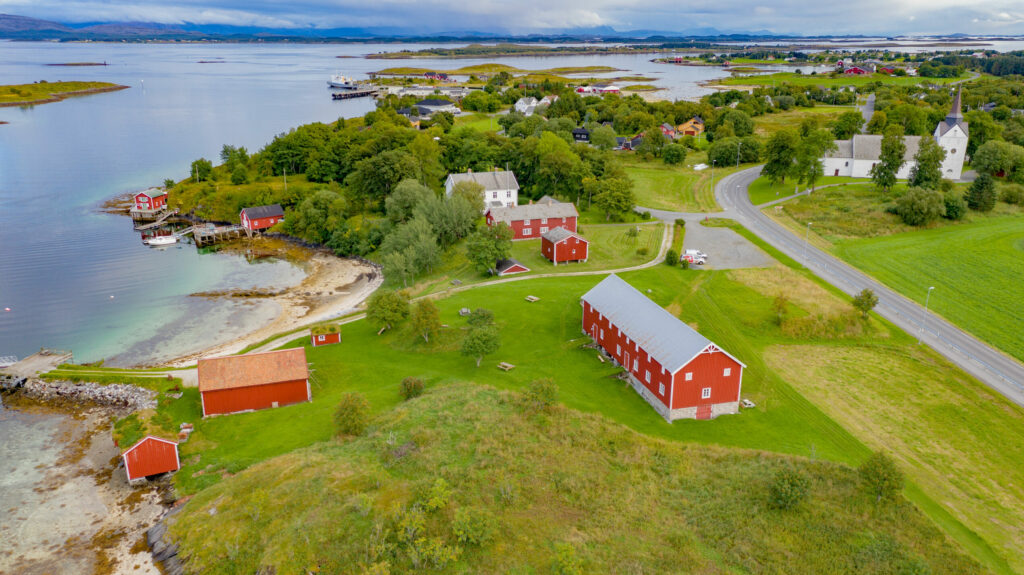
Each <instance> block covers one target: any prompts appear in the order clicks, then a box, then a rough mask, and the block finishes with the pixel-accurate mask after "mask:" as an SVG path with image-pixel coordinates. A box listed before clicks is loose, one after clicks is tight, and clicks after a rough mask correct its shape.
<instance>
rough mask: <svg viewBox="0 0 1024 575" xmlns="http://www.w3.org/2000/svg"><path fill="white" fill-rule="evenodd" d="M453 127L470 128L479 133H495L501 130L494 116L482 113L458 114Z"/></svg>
mask: <svg viewBox="0 0 1024 575" xmlns="http://www.w3.org/2000/svg"><path fill="white" fill-rule="evenodd" d="M455 125H456V126H457V127H460V128H461V127H467V128H472V129H474V130H477V131H479V132H497V131H498V130H501V129H502V127H501V125H499V124H498V118H497V117H496V116H494V115H492V114H484V113H471V114H460V115H459V116H457V117H456V118H455Z"/></svg>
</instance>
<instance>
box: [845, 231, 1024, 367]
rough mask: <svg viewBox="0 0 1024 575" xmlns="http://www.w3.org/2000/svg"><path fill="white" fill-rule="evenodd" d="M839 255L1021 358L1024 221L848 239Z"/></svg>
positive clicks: (1023, 341)
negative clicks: (929, 293)
mask: <svg viewBox="0 0 1024 575" xmlns="http://www.w3.org/2000/svg"><path fill="white" fill-rule="evenodd" d="M835 251H836V253H837V254H838V255H839V256H840V257H842V258H843V259H845V260H846V261H848V262H850V263H852V264H853V265H855V266H857V267H859V268H861V269H862V270H864V271H866V272H868V273H870V274H871V275H873V276H874V277H876V278H877V279H879V280H880V281H882V282H884V283H885V284H886V285H888V286H890V287H892V288H894V289H896V290H897V291H899V292H900V293H902V294H903V295H905V296H907V297H909V298H910V299H913V300H915V301H918V302H920V303H922V304H923V303H924V299H925V294H926V291H927V288H928V287H929V286H935V291H934V292H933V293H932V297H931V299H930V301H929V302H928V303H929V309H931V310H934V311H935V313H938V314H939V315H942V316H943V317H945V318H947V319H949V320H950V321H952V322H953V323H955V324H957V325H959V326H961V327H963V328H964V329H966V330H967V331H970V332H971V333H973V334H975V335H977V336H978V337H980V338H981V339H983V340H985V341H987V342H989V343H991V344H993V345H995V346H997V347H999V348H1000V349H1002V350H1004V351H1006V352H1007V353H1009V354H1010V355H1013V356H1014V357H1016V358H1018V359H1020V360H1024V337H1022V334H1024V281H1022V274H1024V217H1021V216H1019V215H1018V216H1003V217H994V218H984V219H978V220H977V221H973V222H970V223H965V224H959V225H951V226H945V227H941V228H936V229H928V230H917V231H911V232H906V233H902V234H898V235H891V236H886V237H878V238H869V239H860V240H849V241H844V242H842V243H840V244H838V245H837V246H836V248H835Z"/></svg>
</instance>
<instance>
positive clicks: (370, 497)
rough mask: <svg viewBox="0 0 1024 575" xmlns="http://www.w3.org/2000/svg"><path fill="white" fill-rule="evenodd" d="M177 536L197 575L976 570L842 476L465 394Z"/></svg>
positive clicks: (179, 522) (462, 390)
mask: <svg viewBox="0 0 1024 575" xmlns="http://www.w3.org/2000/svg"><path fill="white" fill-rule="evenodd" d="M787 467H788V468H793V469H796V470H798V471H799V472H800V473H802V474H804V475H805V476H806V477H808V478H809V479H810V497H809V498H808V499H807V500H806V501H804V502H803V503H800V504H799V505H798V506H797V507H795V508H793V509H790V510H787V511H782V510H778V509H775V508H773V507H771V506H770V505H769V501H768V489H769V485H770V484H771V482H772V481H773V479H772V478H773V474H774V473H775V472H776V471H778V470H780V469H783V468H787ZM171 533H172V535H173V536H174V537H175V538H176V540H178V541H179V543H180V544H181V550H182V554H183V556H184V557H186V558H187V565H188V568H189V570H190V571H191V572H203V573H240V572H248V573H253V572H262V573H273V572H275V570H276V572H277V573H298V572H310V573H353V574H358V573H395V574H397V573H409V572H421V571H436V572H444V573H484V574H486V573H522V574H526V573H562V574H570V573H693V572H701V573H727V572H747V573H779V572H785V573H824V572H860V573H934V574H941V573H967V572H972V573H976V572H980V571H981V570H982V567H981V566H980V565H978V564H976V563H974V562H973V561H972V560H970V559H969V558H967V557H966V556H965V555H963V554H962V553H961V552H960V551H958V550H957V549H956V547H954V546H951V545H949V544H948V542H947V540H946V537H945V536H944V535H943V534H942V533H941V532H940V531H939V530H938V529H937V528H936V527H935V526H934V525H933V524H932V523H930V522H929V521H928V520H927V519H926V518H925V517H924V516H923V515H922V514H921V513H920V512H919V511H918V510H917V509H916V508H915V507H914V506H913V505H911V504H910V503H908V502H906V501H905V500H902V499H901V500H900V501H897V502H894V503H883V504H881V505H878V504H876V503H875V501H874V499H873V497H871V496H870V495H867V494H866V493H864V492H863V491H862V490H861V489H860V488H859V485H858V479H857V475H856V472H854V471H853V470H851V469H850V468H848V467H846V466H844V465H841V464H836V463H830V462H824V461H812V460H807V459H802V458H792V457H786V456H779V455H771V454H765V453H758V452H753V451H747V450H738V449H724V448H716V447H698V446H687V445H682V444H679V443H675V442H669V441H664V440H657V439H651V438H648V437H645V436H643V435H640V434H638V433H636V432H634V431H632V430H629V429H628V428H626V427H624V426H621V425H618V424H614V423H611V422H609V421H608V420H607V419H605V418H603V417H601V416H596V415H586V414H582V413H579V412H576V411H573V410H570V409H566V408H562V407H556V408H554V409H553V410H552V411H551V412H549V413H548V412H544V411H532V410H525V409H524V408H523V407H521V403H520V400H519V398H518V394H514V393H510V392H499V391H497V390H495V389H493V388H488V387H482V386H478V385H472V384H452V385H446V386H441V387H435V388H433V389H430V390H428V392H427V393H426V394H425V395H424V396H423V397H420V398H418V399H415V400H412V401H410V402H408V403H404V404H402V405H400V406H398V407H396V408H394V409H393V410H391V411H387V412H384V413H382V414H380V416H378V418H377V419H376V421H375V423H374V425H373V426H372V427H371V429H370V432H369V433H368V435H367V436H365V437H360V438H357V439H355V440H351V441H348V442H340V441H325V442H322V443H318V444H316V445H313V446H311V447H309V448H307V449H304V450H300V451H297V452H294V453H291V454H288V455H283V456H281V457H278V458H275V459H272V460H270V461H267V462H265V463H263V464H260V465H258V466H255V467H253V468H251V469H249V470H246V471H245V472H243V473H240V474H239V475H236V476H234V477H232V478H230V479H228V480H226V481H224V482H222V483H220V484H218V485H216V486H214V487H212V488H210V489H207V490H205V491H203V492H201V493H199V494H198V495H196V497H195V498H194V499H193V500H192V501H190V502H189V503H188V506H187V507H186V509H185V511H184V512H183V513H181V514H179V515H178V516H177V517H176V518H175V520H174V522H173V524H172V526H171ZM214 533H215V534H216V536H215V537H211V534H214ZM460 535H461V538H462V541H460ZM474 540H480V541H479V542H474Z"/></svg>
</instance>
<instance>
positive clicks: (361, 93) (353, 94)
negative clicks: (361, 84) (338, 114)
mask: <svg viewBox="0 0 1024 575" xmlns="http://www.w3.org/2000/svg"><path fill="white" fill-rule="evenodd" d="M376 94H377V90H376V89H368V90H349V91H347V92H334V93H332V94H331V99H332V100H348V99H349V98H365V97H366V96H374V95H376Z"/></svg>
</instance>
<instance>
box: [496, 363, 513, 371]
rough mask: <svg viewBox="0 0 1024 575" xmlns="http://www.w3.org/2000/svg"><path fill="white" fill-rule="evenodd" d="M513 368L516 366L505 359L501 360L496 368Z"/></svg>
mask: <svg viewBox="0 0 1024 575" xmlns="http://www.w3.org/2000/svg"><path fill="white" fill-rule="evenodd" d="M515 368H516V366H514V365H512V364H511V363H509V362H507V361H503V362H501V363H499V364H498V369H502V370H505V371H510V370H513V369H515Z"/></svg>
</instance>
